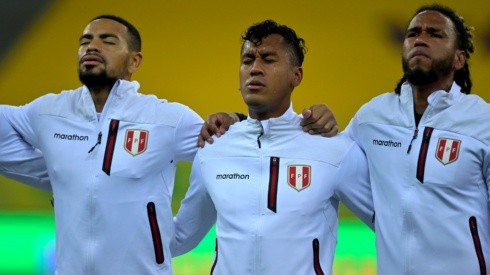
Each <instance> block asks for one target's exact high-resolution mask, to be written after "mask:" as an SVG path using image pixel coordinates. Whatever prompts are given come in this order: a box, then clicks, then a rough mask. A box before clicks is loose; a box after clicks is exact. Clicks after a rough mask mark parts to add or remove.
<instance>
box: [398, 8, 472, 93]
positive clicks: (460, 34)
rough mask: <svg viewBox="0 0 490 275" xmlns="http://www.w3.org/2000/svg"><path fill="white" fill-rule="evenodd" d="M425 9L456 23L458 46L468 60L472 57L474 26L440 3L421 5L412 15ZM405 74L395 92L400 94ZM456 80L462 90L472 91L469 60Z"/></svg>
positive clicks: (465, 91)
mask: <svg viewBox="0 0 490 275" xmlns="http://www.w3.org/2000/svg"><path fill="white" fill-rule="evenodd" d="M424 11H435V12H438V13H440V14H442V15H444V16H445V17H447V18H449V19H450V20H451V21H452V22H453V25H454V28H455V31H456V35H457V42H456V43H457V47H458V49H459V50H462V51H463V52H464V53H465V56H466V60H468V59H470V54H472V53H473V51H474V50H475V48H474V46H473V34H472V31H473V28H472V27H470V26H468V25H466V23H465V21H464V19H463V17H461V16H460V15H458V14H457V13H456V12H455V11H454V10H452V9H451V8H449V7H445V6H441V5H438V4H433V5H426V6H422V7H420V8H419V9H418V10H417V11H416V12H415V14H414V15H413V16H412V18H414V17H415V16H416V15H417V14H419V13H421V12H424ZM406 80H407V79H406V77H405V76H404V77H403V78H402V79H401V80H400V81H399V82H398V84H397V85H396V88H395V93H397V94H399V93H400V90H401V86H402V84H403V83H404V82H405V81H406ZM454 81H455V82H456V83H457V84H458V85H459V86H460V87H461V92H462V93H465V94H469V93H471V87H472V86H473V84H472V82H471V77H470V68H469V66H468V62H465V64H464V66H463V68H461V69H459V70H457V71H456V72H455V74H454Z"/></svg>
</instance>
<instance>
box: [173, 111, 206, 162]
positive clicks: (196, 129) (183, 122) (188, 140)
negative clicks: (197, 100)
mask: <svg viewBox="0 0 490 275" xmlns="http://www.w3.org/2000/svg"><path fill="white" fill-rule="evenodd" d="M202 125H203V120H202V118H201V117H200V116H199V115H198V114H197V113H196V112H194V111H193V110H191V109H190V108H189V107H187V106H186V107H185V111H184V112H183V114H182V117H181V119H180V121H179V123H178V125H177V129H176V131H175V154H176V158H177V159H178V160H184V161H189V162H190V161H192V160H193V159H194V156H195V155H196V152H197V137H198V136H199V133H200V132H201V128H202Z"/></svg>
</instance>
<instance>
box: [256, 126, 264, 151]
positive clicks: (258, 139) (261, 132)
mask: <svg viewBox="0 0 490 275" xmlns="http://www.w3.org/2000/svg"><path fill="white" fill-rule="evenodd" d="M263 135H264V131H262V130H261V131H260V135H259V136H258V137H257V144H258V145H259V148H262V144H261V143H260V138H261V137H262V136H263Z"/></svg>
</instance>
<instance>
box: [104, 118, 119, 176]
mask: <svg viewBox="0 0 490 275" xmlns="http://www.w3.org/2000/svg"><path fill="white" fill-rule="evenodd" d="M118 129H119V120H116V119H111V122H110V124H109V134H108V135H107V144H106V147H105V153H104V162H103V163H102V171H104V173H106V174H107V175H108V176H110V175H111V166H112V157H113V155H114V148H115V147H116V138H117V130H118Z"/></svg>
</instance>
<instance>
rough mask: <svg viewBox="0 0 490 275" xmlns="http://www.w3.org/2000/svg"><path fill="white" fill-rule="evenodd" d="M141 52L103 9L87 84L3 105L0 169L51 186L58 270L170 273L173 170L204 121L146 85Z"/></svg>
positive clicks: (89, 53)
mask: <svg viewBox="0 0 490 275" xmlns="http://www.w3.org/2000/svg"><path fill="white" fill-rule="evenodd" d="M142 58H143V56H142V53H141V38H140V35H139V32H138V30H137V29H136V28H135V27H134V26H133V25H132V24H130V23H129V22H127V21H126V20H124V19H122V18H120V17H117V16H113V15H101V16H98V17H96V18H94V19H93V20H91V21H90V22H89V24H88V25H87V26H86V28H85V30H84V31H83V34H82V36H81V37H80V47H79V51H78V59H79V64H78V74H79V78H80V81H81V82H82V83H83V84H84V85H83V86H82V87H79V88H78V89H75V90H67V91H63V92H61V93H59V94H48V95H45V96H42V97H40V98H38V99H36V100H34V101H33V102H31V103H29V104H27V105H25V106H22V107H12V106H5V105H2V106H0V174H2V175H5V176H9V177H12V178H14V179H16V180H19V181H22V182H24V183H27V184H30V185H33V186H37V187H39V188H44V189H50V188H51V189H52V191H53V197H54V208H55V221H56V272H57V274H172V265H171V258H172V255H171V253H170V250H169V245H170V243H171V240H172V238H173V236H174V227H173V222H172V209H171V199H172V193H173V187H174V177H175V169H176V165H177V162H178V161H181V160H183V161H191V160H192V159H193V158H194V155H195V154H196V151H197V147H196V143H197V136H198V134H199V131H200V129H201V126H202V119H201V118H200V117H199V116H198V115H197V114H196V113H195V112H194V111H192V110H191V109H189V108H188V107H186V106H184V105H182V104H178V103H169V102H167V101H166V100H162V99H158V98H156V97H155V96H152V95H144V94H140V93H139V92H138V90H139V84H138V83H137V82H136V81H130V79H131V76H132V74H133V73H134V72H135V71H136V70H137V68H138V67H139V65H140V64H141V62H142ZM317 108H318V109H325V107H324V106H323V105H317V106H315V108H313V111H314V110H315V109H317ZM308 112H309V111H308ZM317 113H318V112H317ZM327 113H328V112H327ZM307 114H311V113H307ZM309 118H310V120H309V121H311V120H316V119H317V117H315V116H310V117H309ZM320 121H322V119H320ZM327 121H328V119H327ZM305 124H306V125H309V126H310V127H313V128H315V129H318V127H315V125H316V124H315V123H313V124H310V123H309V122H308V120H305ZM323 124H325V123H323ZM330 128H331V129H326V128H325V127H323V128H322V127H321V126H320V129H319V130H320V131H323V132H332V133H336V128H335V127H334V128H332V127H330ZM46 171H47V173H46ZM48 174H49V180H50V181H51V185H49V181H48V178H47V177H48Z"/></svg>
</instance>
